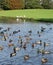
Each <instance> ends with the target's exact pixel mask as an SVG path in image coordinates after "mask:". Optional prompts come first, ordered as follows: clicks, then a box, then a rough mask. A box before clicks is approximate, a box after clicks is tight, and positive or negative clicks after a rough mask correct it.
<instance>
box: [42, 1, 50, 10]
mask: <svg viewBox="0 0 53 65" xmlns="http://www.w3.org/2000/svg"><path fill="white" fill-rule="evenodd" d="M50 5H51V0H42V6H43V7H44V8H45V9H50V8H51V7H50Z"/></svg>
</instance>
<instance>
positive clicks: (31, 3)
mask: <svg viewBox="0 0 53 65" xmlns="http://www.w3.org/2000/svg"><path fill="white" fill-rule="evenodd" d="M25 8H32V9H35V8H42V6H41V5H40V0H25Z"/></svg>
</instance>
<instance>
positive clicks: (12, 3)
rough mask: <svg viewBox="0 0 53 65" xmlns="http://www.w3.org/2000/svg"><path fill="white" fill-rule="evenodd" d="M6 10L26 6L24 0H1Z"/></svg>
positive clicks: (2, 6)
mask: <svg viewBox="0 0 53 65" xmlns="http://www.w3.org/2000/svg"><path fill="white" fill-rule="evenodd" d="M0 2H1V4H0V5H1V8H3V9H4V10H9V9H21V8H24V0H0Z"/></svg>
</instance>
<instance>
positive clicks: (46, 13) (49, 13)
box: [0, 9, 53, 21]
mask: <svg viewBox="0 0 53 65" xmlns="http://www.w3.org/2000/svg"><path fill="white" fill-rule="evenodd" d="M24 15H25V16H26V18H33V19H35V20H45V21H46V20H49V21H53V10H52V9H50V10H49V9H25V10H6V11H0V17H1V16H6V17H16V16H24Z"/></svg>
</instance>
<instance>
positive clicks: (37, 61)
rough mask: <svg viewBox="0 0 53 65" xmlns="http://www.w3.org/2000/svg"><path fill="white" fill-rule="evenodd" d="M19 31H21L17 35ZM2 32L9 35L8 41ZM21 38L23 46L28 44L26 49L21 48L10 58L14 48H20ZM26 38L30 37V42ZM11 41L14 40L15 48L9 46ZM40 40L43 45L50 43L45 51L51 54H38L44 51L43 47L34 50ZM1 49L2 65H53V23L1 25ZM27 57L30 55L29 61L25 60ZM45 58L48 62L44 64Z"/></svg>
mask: <svg viewBox="0 0 53 65" xmlns="http://www.w3.org/2000/svg"><path fill="white" fill-rule="evenodd" d="M41 27H43V28H45V30H44V31H43V32H41ZM8 28H9V30H8ZM18 30H20V31H19V32H17V33H15V31H18ZM38 31H39V32H40V36H39V34H38V33H37V32H38ZM2 32H4V34H5V35H7V39H6V40H4V37H3V35H1V34H2ZM13 32H14V34H13ZM30 32H31V33H30ZM19 36H21V38H22V42H23V44H24V43H25V42H27V45H26V49H24V48H21V49H20V50H19V51H16V55H15V56H13V57H10V54H11V53H13V47H14V46H15V47H19V48H20V43H19V41H18V40H19ZM26 37H29V40H26ZM9 40H12V43H13V44H14V46H11V47H9V46H8V44H9ZM39 40H42V44H43V43H44V42H46V43H49V46H47V47H45V50H47V51H50V52H51V53H50V54H44V55H42V54H41V53H40V54H38V53H37V49H44V47H43V45H42V46H40V45H36V46H35V47H34V48H32V44H33V43H35V42H37V41H39ZM0 47H3V49H2V50H0V65H53V23H40V22H39V23H34V22H22V23H14V24H6V23H0ZM25 55H29V59H28V60H24V56H25ZM43 57H44V58H47V59H48V62H46V63H43V64H42V62H41V59H42V58H43Z"/></svg>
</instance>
